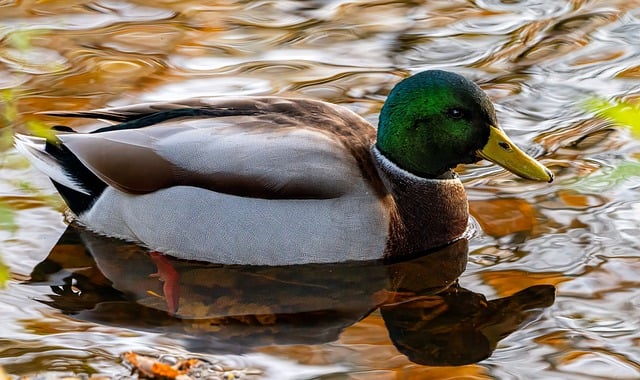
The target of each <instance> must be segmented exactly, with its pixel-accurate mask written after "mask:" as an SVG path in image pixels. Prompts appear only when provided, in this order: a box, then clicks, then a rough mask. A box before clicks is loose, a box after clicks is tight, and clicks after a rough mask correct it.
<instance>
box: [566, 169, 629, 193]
mask: <svg viewBox="0 0 640 380" xmlns="http://www.w3.org/2000/svg"><path fill="white" fill-rule="evenodd" d="M636 177H640V162H638V161H623V162H621V163H620V164H619V165H617V166H615V167H607V168H603V169H602V170H599V171H598V172H596V173H594V174H591V175H589V176H588V177H584V178H581V179H579V180H578V181H576V182H574V183H573V184H572V185H571V186H570V187H571V188H573V189H575V190H577V191H579V192H582V193H600V192H603V191H606V190H611V189H613V188H616V187H618V186H619V185H620V184H621V183H623V182H624V181H626V180H628V179H630V178H636Z"/></svg>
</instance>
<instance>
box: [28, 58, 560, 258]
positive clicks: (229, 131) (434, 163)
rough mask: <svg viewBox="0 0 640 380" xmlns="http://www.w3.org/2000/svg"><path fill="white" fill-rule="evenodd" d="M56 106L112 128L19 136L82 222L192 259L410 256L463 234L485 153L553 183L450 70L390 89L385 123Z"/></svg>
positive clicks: (260, 101) (255, 111)
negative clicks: (470, 189) (473, 166)
mask: <svg viewBox="0 0 640 380" xmlns="http://www.w3.org/2000/svg"><path fill="white" fill-rule="evenodd" d="M53 114H56V115H59V116H66V117H70V116H72V117H85V118H94V119H102V120H108V121H111V122H113V124H111V125H108V126H103V127H101V128H97V129H95V130H93V131H91V132H88V133H76V132H74V131H73V130H71V129H70V128H67V127H55V138H50V139H49V140H48V141H45V140H44V139H40V138H34V137H27V136H18V137H17V139H16V145H17V148H18V149H19V150H20V151H22V152H23V153H24V154H26V155H27V157H29V158H30V159H31V161H32V162H33V163H34V165H35V166H36V167H37V168H39V169H40V170H42V171H43V172H44V173H45V174H47V175H48V176H49V177H51V179H52V181H53V183H54V185H55V187H56V188H57V190H58V192H59V193H60V195H61V196H62V197H63V198H64V200H65V201H66V203H67V205H68V206H69V208H70V209H71V210H72V211H73V213H74V214H75V215H76V218H77V222H78V223H79V224H81V225H83V226H85V227H86V228H88V229H90V230H92V231H94V232H98V233H100V234H103V235H107V236H111V237H115V238H120V239H126V240H130V241H134V242H138V243H140V244H142V245H144V246H146V247H147V248H149V249H150V250H153V251H156V252H161V253H164V254H166V255H171V256H175V257H177V258H182V259H188V260H200V261H209V262H216V263H223V264H245V265H289V264H302V263H330V262H344V261H349V260H378V259H385V260H401V259H402V258H405V257H409V256H411V255H415V254H418V253H420V252H424V251H426V250H429V249H432V248H435V247H439V246H443V245H445V244H448V243H450V242H453V241H455V240H456V239H459V238H460V237H461V236H462V235H463V234H464V232H465V230H466V228H467V222H468V219H469V214H468V206H467V199H466V194H465V191H464V188H463V186H462V183H461V181H460V180H459V179H458V177H457V175H456V174H455V173H454V172H453V171H452V168H454V167H455V166H456V165H458V164H461V163H463V164H464V163H473V162H477V161H479V160H480V159H483V158H484V159H488V160H490V161H493V162H494V163H497V164H499V165H501V166H503V167H505V168H506V169H508V170H510V171H512V172H513V173H515V174H517V175H519V176H521V177H524V178H527V179H531V180H536V181H547V182H551V181H552V180H553V175H552V174H551V172H550V171H549V170H548V169H547V168H545V167H544V166H543V165H542V164H540V163H539V162H537V161H536V160H535V159H533V158H531V157H530V156H528V155H527V154H525V153H524V152H523V151H522V150H520V149H519V148H518V147H517V146H516V145H515V144H514V143H513V142H512V141H511V140H510V139H509V138H508V137H507V135H506V134H505V132H504V131H503V130H502V129H501V128H500V127H499V125H498V121H497V119H496V115H495V111H494V108H493V105H492V103H491V101H490V100H489V98H488V96H487V95H486V94H485V93H484V92H483V91H482V90H481V89H480V88H479V87H478V86H477V85H475V84H474V83H473V82H471V81H469V80H467V79H465V78H464V77H462V76H460V75H457V74H454V73H450V72H445V71H438V70H432V71H425V72H421V73H419V74H416V75H413V76H411V77H408V78H406V79H404V80H402V81H401V82H399V83H398V84H397V85H396V86H395V87H394V88H393V90H392V91H391V93H390V94H389V96H388V98H387V100H386V102H385V103H384V106H383V107H382V110H381V112H380V117H379V125H378V129H377V132H376V128H374V127H373V126H372V125H371V124H370V123H368V122H367V121H365V120H364V119H363V118H362V117H360V116H358V115H357V114H355V113H354V112H352V111H350V110H348V109H346V108H344V107H341V106H337V105H334V104H329V103H326V102H322V101H317V100H309V99H296V98H279V97H236V98H208V99H192V100H188V101H183V102H174V103H149V104H141V105H134V106H127V107H120V108H111V109H102V110H95V111H88V112H58V113H53Z"/></svg>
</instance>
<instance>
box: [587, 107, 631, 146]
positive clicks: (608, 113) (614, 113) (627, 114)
mask: <svg viewBox="0 0 640 380" xmlns="http://www.w3.org/2000/svg"><path fill="white" fill-rule="evenodd" d="M585 106H586V108H587V109H588V110H590V111H592V112H596V113H597V114H598V115H600V116H601V117H604V118H606V119H609V120H611V121H613V122H614V123H616V124H619V125H622V126H626V127H629V129H630V130H631V134H632V135H633V136H634V137H635V138H638V139H640V103H639V104H632V103H628V102H623V101H616V100H612V101H608V100H604V99H600V98H591V99H589V100H587V101H586V104H585Z"/></svg>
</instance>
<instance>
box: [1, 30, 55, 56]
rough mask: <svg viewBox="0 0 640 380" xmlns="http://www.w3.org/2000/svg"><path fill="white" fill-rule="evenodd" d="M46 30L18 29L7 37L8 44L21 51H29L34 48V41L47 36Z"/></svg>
mask: <svg viewBox="0 0 640 380" xmlns="http://www.w3.org/2000/svg"><path fill="white" fill-rule="evenodd" d="M47 33H48V30H46V29H18V30H16V31H13V32H11V33H10V34H9V35H8V36H7V42H9V44H10V45H11V46H13V47H14V48H16V49H18V50H20V51H27V50H29V49H31V48H32V47H33V39H34V38H37V37H40V36H43V35H46V34H47Z"/></svg>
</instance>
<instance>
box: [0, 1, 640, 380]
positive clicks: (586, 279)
mask: <svg viewBox="0 0 640 380" xmlns="http://www.w3.org/2000/svg"><path fill="white" fill-rule="evenodd" d="M639 18H640V3H639V2H638V1H628V0H625V1H615V0H601V1H581V0H574V1H555V0H554V1H552V0H537V1H533V0H531V1H527V0H522V1H506V0H503V1H499V0H486V1H479V0H478V1H457V0H453V1H451V0H447V1H425V2H420V1H415V2H394V1H243V2H231V1H207V2H203V1H180V2H172V1H155V2H150V1H142V0H140V1H94V2H85V1H8V2H7V1H5V2H0V89H1V90H2V103H1V104H0V107H2V110H1V111H2V117H1V118H2V122H3V124H2V125H3V129H2V136H4V138H2V139H0V144H2V145H3V147H4V148H3V149H4V150H3V153H2V161H1V164H2V166H1V167H0V206H1V207H2V209H3V210H8V211H6V212H5V213H8V214H10V215H13V219H9V220H6V221H4V222H2V223H0V227H1V230H0V236H1V238H2V242H3V243H2V246H1V248H0V250H1V251H0V256H1V257H2V260H3V261H4V262H5V264H7V265H8V266H9V267H10V269H11V280H10V281H9V283H8V286H7V288H6V289H5V290H2V291H0V305H2V313H0V324H1V325H2V328H1V329H0V365H1V366H3V367H4V368H5V370H6V371H7V372H9V373H11V374H14V375H27V374H34V373H40V374H51V375H59V376H63V375H70V374H87V375H91V374H104V375H108V376H114V377H116V376H128V374H129V369H128V368H126V367H125V366H123V365H122V359H121V355H122V354H123V353H124V352H127V351H136V352H140V353H149V354H155V355H163V354H166V355H171V356H175V357H190V356H198V357H202V358H204V359H206V360H209V361H211V362H216V363H217V362H220V363H224V364H225V365H226V366H229V367H230V368H253V369H255V370H256V373H257V374H256V375H251V376H253V377H255V378H283V377H284V378H312V377H314V376H316V377H317V376H321V375H323V374H324V376H325V377H324V378H341V379H342V378H346V379H363V378H375V379H395V378H412V377H413V378H442V377H445V376H449V377H455V376H460V377H462V376H464V377H466V378H497V379H510V378H562V379H594V378H628V379H632V378H638V377H640V349H639V348H638V346H639V345H638V342H639V341H640V335H639V334H638V331H640V311H639V310H640V291H639V290H638V289H640V286H638V285H639V279H640V276H639V275H638V273H639V272H640V260H639V259H638V256H639V253H640V243H639V242H638V238H637V235H638V231H639V228H640V218H638V212H640V193H639V192H638V187H639V186H640V166H639V165H640V164H638V159H639V158H640V144H639V143H638V140H637V139H636V138H635V137H634V136H633V135H632V134H631V133H630V131H629V130H628V129H627V128H624V127H621V126H618V125H615V124H613V123H612V122H611V121H608V120H605V119H603V118H601V117H598V116H597V115H596V114H594V112H592V111H591V110H588V109H587V108H586V107H585V106H584V104H585V101H586V100H587V99H589V98H592V97H601V98H604V99H612V98H616V99H623V100H626V101H630V102H634V101H635V102H637V101H639V100H640V58H639V57H640V44H639V43H638V35H640V20H639ZM432 68H438V69H447V70H451V71H455V72H458V73H461V74H463V75H466V76H468V77H469V78H471V79H473V80H474V81H476V82H477V83H478V84H480V85H481V86H482V87H483V88H484V89H485V90H486V91H487V92H488V93H489V95H490V96H491V97H492V99H493V100H494V101H495V104H496V108H497V111H498V117H499V119H500V121H501V123H502V126H503V128H504V129H506V130H507V131H508V132H509V134H510V135H511V136H512V137H513V138H514V140H515V141H516V142H517V143H518V144H520V145H521V146H523V147H525V148H526V150H527V151H529V152H531V153H532V154H533V155H535V156H537V157H539V158H540V160H541V161H542V162H543V163H545V164H546V165H547V166H548V167H550V168H551V169H552V171H554V173H556V181H555V182H554V183H552V184H539V183H531V182H527V181H525V180H520V179H517V178H515V177H514V176H513V175H512V174H510V173H507V172H505V171H503V170H501V169H499V168H497V167H496V166H492V165H489V164H488V163H486V162H481V163H479V164H477V165H468V166H464V167H460V168H459V172H460V173H461V175H462V178H463V181H464V183H465V186H466V188H467V190H468V195H469V200H470V208H471V212H472V214H473V216H474V217H475V219H476V220H477V222H478V226H479V228H478V232H477V234H476V236H475V237H473V238H472V239H470V240H469V242H468V246H465V247H464V249H462V250H460V249H459V248H460V247H457V249H456V250H454V251H455V252H454V253H453V254H452V253H451V251H447V252H445V253H438V254H444V255H446V254H450V255H451V254H452V255H453V256H452V257H450V258H449V262H451V263H458V264H459V265H458V266H456V265H453V266H449V269H451V271H450V272H447V271H444V270H441V271H439V273H440V274H443V275H445V274H446V275H448V276H444V277H447V278H444V277H443V278H440V279H439V280H438V281H435V283H430V282H428V281H427V282H426V283H424V282H421V281H416V282H417V283H418V284H421V285H422V287H421V288H420V289H415V287H414V288H412V291H413V292H417V293H419V294H421V295H422V297H423V298H420V299H418V300H413V301H408V302H404V303H403V302H391V306H388V305H389V298H388V295H389V294H388V292H387V291H389V290H400V289H401V288H400V287H399V286H400V285H399V282H398V277H397V274H398V273H403V272H402V270H398V271H396V272H394V271H393V270H389V268H386V267H379V266H373V267H366V266H364V267H358V268H353V267H337V268H333V269H332V270H331V271H329V270H324V271H323V270H320V269H318V268H307V269H306V270H301V271H300V273H298V276H297V277H295V276H294V277H292V278H290V277H287V276H289V275H287V272H286V271H284V272H282V271H280V272H278V271H277V270H276V269H273V271H271V270H268V269H264V268H263V270H261V271H260V270H259V271H257V272H251V271H249V272H247V271H246V270H242V269H238V268H224V267H222V268H220V267H207V266H205V267H197V266H194V265H195V264H194V265H192V266H190V265H187V264H185V266H184V267H181V268H179V269H181V270H184V271H185V272H184V273H185V275H184V278H189V279H191V281H192V282H191V283H189V282H187V283H186V285H184V286H194V288H189V287H188V288H186V290H185V291H186V292H183V295H184V294H188V295H189V296H190V297H183V298H182V299H181V301H182V305H181V308H182V309H179V313H183V314H178V315H176V316H169V315H167V314H166V312H165V310H166V303H165V302H164V300H163V298H162V283H161V282H160V281H159V280H158V279H157V278H154V277H149V276H148V275H149V274H152V273H153V271H154V266H153V262H152V261H150V258H149V257H148V256H146V255H145V254H144V253H143V252H139V251H138V250H137V249H136V248H135V247H130V246H127V245H123V246H116V247H113V246H111V247H109V244H112V243H104V244H103V243H100V244H98V243H96V242H95V241H94V240H92V238H91V237H86V236H84V237H82V236H78V233H77V231H74V230H73V229H72V230H67V225H66V224H65V222H64V217H63V211H64V206H63V205H62V203H61V201H60V199H59V198H57V196H56V195H55V192H54V190H53V188H52V186H51V185H50V184H49V183H48V181H47V180H46V179H45V178H43V177H42V176H41V175H40V174H38V173H37V172H35V171H34V170H33V169H31V168H30V167H29V166H28V164H27V163H26V162H25V161H24V160H23V159H21V158H20V157H19V156H18V155H17V154H16V153H15V151H13V150H12V149H11V148H10V144H11V143H10V138H9V137H10V134H11V133H12V132H13V131H14V130H21V131H26V130H27V129H28V128H27V126H28V125H30V126H31V128H32V129H33V128H37V127H38V126H40V125H55V124H56V123H60V120H57V119H55V118H52V117H48V116H45V115H42V114H38V112H41V111H45V110H80V109H91V108H100V107H105V106H116V105H124V104H131V103H135V102H141V101H160V100H175V99H180V98H185V97H192V96H224V95H287V96H301V97H310V98H315V99H322V100H326V101H329V102H333V103H337V104H341V105H343V106H346V107H348V108H350V109H352V110H354V111H355V112H357V113H359V114H361V115H363V116H364V117H365V118H367V119H368V120H370V121H371V122H372V123H373V124H375V123H376V122H377V113H378V112H379V109H380V107H381V105H382V102H383V101H384V99H385V97H386V95H387V94H388V92H389V90H390V89H391V87H392V86H393V85H394V84H395V83H397V82H398V81H399V80H401V79H402V78H404V77H406V76H407V75H410V74H412V73H415V72H419V71H422V70H426V69H432ZM69 123H70V125H71V126H73V127H81V126H82V125H84V124H83V123H84V122H83V121H80V120H72V121H69ZM65 231H66V232H65ZM98 240H99V239H98ZM92 241H93V243H91V242H92ZM58 242H59V243H58ZM88 242H89V243H88ZM105 245H106V246H107V250H111V251H108V252H113V251H115V252H117V254H114V255H111V256H110V255H106V256H104V255H100V254H99V253H96V252H99V251H100V249H96V247H102V249H103V250H104V249H105V248H104V246H105ZM91 255H92V256H91ZM105 257H106V258H105ZM433 257H436V258H437V256H433ZM433 257H432V258H433ZM114 258H115V259H118V258H121V260H122V261H124V260H125V259H126V260H130V261H127V262H128V263H131V264H130V265H131V266H132V267H135V268H137V271H125V270H124V269H127V268H126V267H124V266H122V267H120V266H118V261H115V262H114V261H113V260H114ZM105 260H106V261H105ZM467 261H468V264H466V263H467ZM461 263H462V264H461ZM134 264H135V266H134ZM414 264H415V263H414ZM422 264H424V263H422ZM463 264H466V268H465V267H464V265H463ZM128 265H129V264H128ZM363 265H364V264H363ZM415 265H416V266H417V267H423V269H424V266H425V265H421V264H420V263H417V264H415ZM426 266H427V267H428V268H430V269H433V263H430V264H427V265H426ZM457 272H460V273H461V274H460V273H457ZM330 273H333V274H330ZM340 273H348V274H352V276H351V277H350V276H347V275H344V276H341V275H339V274H340ZM394 273H395V275H394ZM406 273H414V274H415V273H421V272H420V271H419V270H418V269H415V267H413V268H411V269H409V270H406ZM336 274H338V275H337V277H331V276H332V275H336ZM365 274H366V275H365ZM394 276H395V277H394ZM458 276H459V283H458V284H454V285H453V286H454V287H453V288H450V289H449V290H444V288H446V286H444V285H449V284H450V283H452V282H455V280H456V278H458ZM214 277H215V278H217V279H218V280H219V281H217V282H216V283H215V284H213V283H211V281H212V279H213V278H214ZM425 278H429V279H433V278H434V277H433V274H427V275H425ZM204 279H206V280H207V281H205V280H204ZM131 284H134V285H135V286H132V285H131ZM283 284H284V285H283ZM414 285H415V284H414ZM549 285H552V286H554V287H555V292H556V294H555V300H554V299H553V297H552V296H551V295H550V293H549V292H550V291H552V289H551V288H549V287H548V286H549ZM407 286H408V285H407ZM261 287H262V288H261ZM409 288H410V287H409ZM252 289H254V290H255V289H263V290H265V289H266V290H269V292H268V293H269V294H270V295H271V296H272V297H273V298H272V299H270V302H268V304H267V305H265V304H260V302H259V300H260V299H263V296H262V295H261V296H260V297H258V295H259V294H260V293H255V294H252V291H251V290H252ZM296 289H298V290H296ZM309 289H314V291H312V290H309ZM453 290H455V291H453ZM136 291H138V292H136ZM316 291H317V292H316ZM291 292H293V293H291ZM296 292H297V293H296ZM262 294H263V295H264V293H262ZM205 295H208V296H209V297H212V298H206V297H205ZM215 296H218V297H215ZM252 297H253V298H252ZM256 297H257V298H256ZM393 301H398V299H393ZM445 304H446V305H447V308H448V310H450V311H451V313H452V314H449V315H444V316H443V318H442V319H440V320H438V319H437V318H436V319H434V318H435V316H437V315H441V314H438V313H440V312H441V311H442V310H443V309H441V308H440V309H439V308H438V307H441V306H442V305H445ZM274 305H278V306H279V307H281V309H278V310H276V309H274ZM394 307H395V308H394ZM438 310H440V311H438ZM455 310H458V312H456V313H454V311H455ZM416 312H418V314H415V313H416ZM294 316H295V317H294ZM274 318H275V319H274ZM287 318H289V319H287ZM456 318H457V319H456ZM432 320H433V321H436V322H437V323H440V322H438V321H458V322H459V323H455V324H449V325H447V324H446V323H444V322H443V324H437V323H436V322H434V324H429V323H427V322H425V321H432ZM305 321H306V322H307V323H303V322H305ZM311 321H312V322H314V323H317V324H316V325H314V323H311ZM394 321H395V322H394ZM465 321H466V322H469V321H471V323H470V324H465V323H466V322H465ZM411 324H413V326H416V325H417V326H418V327H417V328H415V329H414V330H416V331H420V332H423V333H425V335H424V336H421V337H417V338H415V339H414V341H410V340H411V339H413V338H412V337H415V336H416V335H415V334H413V335H412V334H404V333H402V334H400V333H398V331H401V330H399V329H400V327H405V328H406V326H407V325H411ZM470 325H473V326H481V327H482V328H481V329H476V330H468V331H467V330H463V329H464V328H465V326H470ZM399 326H400V327H399ZM434 326H437V327H438V328H440V330H437V329H436V330H433V328H434ZM442 331H446V332H447V333H448V334H450V335H444V336H446V337H445V338H444V339H439V338H438V337H442V336H443V335H438V332H442ZM460 331H463V332H464V333H463V334H457V335H456V333H459V332H460ZM478 331H480V332H479V333H478ZM476 333H477V334H476ZM460 336H463V337H466V338H469V339H471V338H474V339H476V338H477V340H475V341H474V343H473V344H472V343H469V341H465V340H464V339H463V340H456V339H457V338H456V337H460ZM399 337H401V338H399ZM402 337H405V338H406V339H405V340H402V339H403V338H402ZM487 337H488V338H487ZM482 339H485V340H482ZM408 340H409V341H408ZM398 342H400V343H398ZM416 344H423V347H422V348H420V349H414V346H415V345H416ZM456 344H458V345H456ZM483 344H485V346H486V347H487V348H486V349H484V351H483V352H482V353H478V352H477V351H474V352H472V354H473V355H467V356H466V357H465V358H466V360H467V362H469V364H464V365H459V366H455V367H440V366H442V365H444V364H461V362H460V360H461V359H460V358H461V357H463V356H464V355H462V353H463V352H464V350H463V347H465V346H473V347H481V346H482V345H483ZM482 347H484V346H482ZM447 348H448V350H447ZM447 352H448V353H457V354H458V356H455V355H453V354H447ZM474 355H475V356H474ZM455 360H458V362H455ZM247 376H249V375H247Z"/></svg>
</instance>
